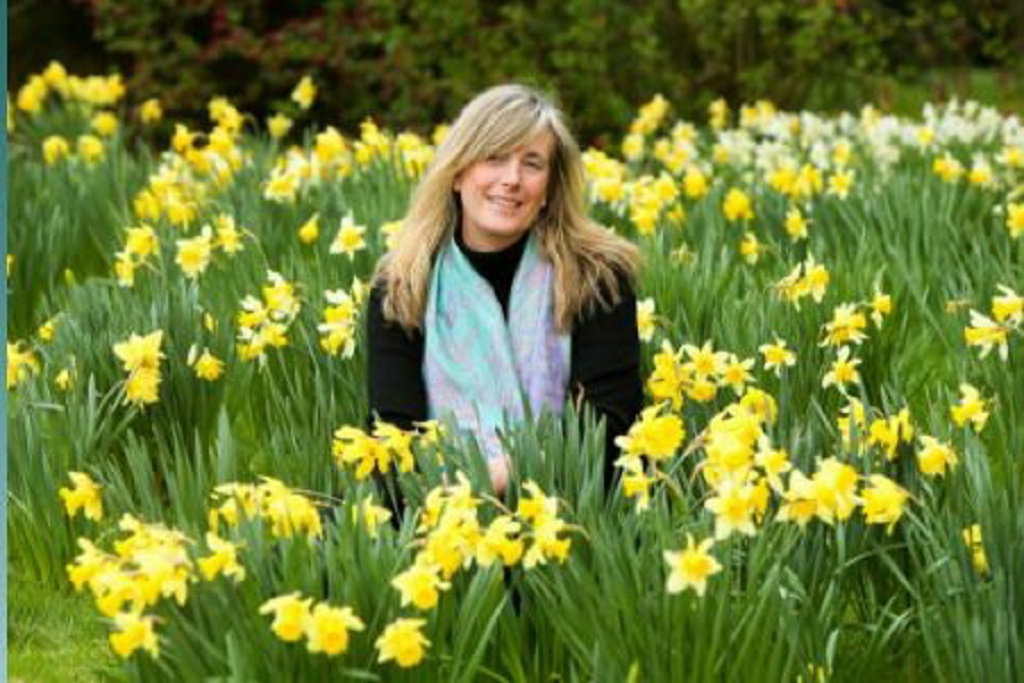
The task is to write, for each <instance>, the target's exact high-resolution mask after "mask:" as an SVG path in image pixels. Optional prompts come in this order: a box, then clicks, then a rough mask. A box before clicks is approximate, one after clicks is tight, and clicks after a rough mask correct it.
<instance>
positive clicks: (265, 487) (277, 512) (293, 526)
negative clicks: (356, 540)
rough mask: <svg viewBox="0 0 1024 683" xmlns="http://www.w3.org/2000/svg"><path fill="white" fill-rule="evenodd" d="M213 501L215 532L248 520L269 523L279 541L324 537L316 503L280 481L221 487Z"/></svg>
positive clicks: (211, 525) (273, 480)
mask: <svg viewBox="0 0 1024 683" xmlns="http://www.w3.org/2000/svg"><path fill="white" fill-rule="evenodd" d="M213 501H214V505H213V506H212V507H211V508H210V513H209V517H210V518H209V523H210V528H211V529H213V530H214V531H215V532H216V531H217V530H218V529H220V524H221V522H223V523H224V524H225V525H227V526H228V527H229V528H230V527H237V526H238V525H239V524H241V523H242V522H244V521H246V520H263V521H265V522H268V523H269V529H270V533H271V534H272V535H273V536H274V537H275V538H292V537H293V536H295V535H296V534H304V535H306V536H309V537H310V538H319V537H320V536H321V534H322V533H323V525H322V523H321V520H320V514H319V512H318V508H317V505H316V503H314V502H313V501H312V500H311V499H310V498H309V497H308V496H305V495H303V494H301V493H298V492H297V491H294V490H292V489H290V488H288V486H286V485H285V484H284V483H282V482H281V481H279V480H277V479H272V478H270V477H261V479H260V482H259V483H258V484H239V483H228V484H221V485H220V486H217V487H216V488H215V489H214V493H213Z"/></svg>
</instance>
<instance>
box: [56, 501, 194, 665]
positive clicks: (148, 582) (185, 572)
mask: <svg viewBox="0 0 1024 683" xmlns="http://www.w3.org/2000/svg"><path fill="white" fill-rule="evenodd" d="M118 528H119V529H120V530H121V531H122V532H124V533H126V534H127V536H126V537H124V538H121V539H120V540H117V541H115V542H114V551H113V552H112V553H111V552H106V551H103V550H101V549H100V548H98V547H97V546H96V545H94V544H93V543H92V541H90V540H88V539H86V538H80V539H78V546H79V548H80V549H81V553H80V554H79V555H78V556H77V557H76V558H75V560H74V562H73V563H72V564H70V565H68V567H67V572H68V577H69V578H70V579H71V582H72V584H74V586H75V590H82V589H84V588H86V587H88V588H89V591H90V592H91V593H92V595H93V597H94V598H95V601H96V608H97V609H98V610H99V611H100V613H101V614H103V615H104V616H105V617H108V618H110V619H112V620H113V621H114V626H115V629H116V630H115V631H114V632H113V633H111V635H110V644H111V646H112V647H113V648H114V651H115V652H116V653H117V654H118V655H120V656H121V657H129V656H131V655H132V653H134V652H135V651H136V650H138V649H144V650H146V651H148V652H149V653H150V654H151V655H152V656H154V657H156V656H158V655H159V652H160V648H159V641H158V639H157V637H156V633H155V631H154V629H153V626H154V623H155V619H154V617H152V616H151V615H146V614H144V612H145V610H147V609H149V608H152V607H154V606H156V604H157V603H158V602H159V601H160V600H161V599H164V598H173V599H174V600H175V602H177V604H178V605H184V604H185V602H186V600H187V599H188V592H189V584H190V583H191V582H192V581H194V580H195V578H196V573H195V572H196V567H195V563H194V562H193V560H192V558H191V557H190V554H189V545H190V543H191V541H190V540H189V539H188V538H187V537H186V536H185V535H184V534H182V533H181V532H180V531H177V530H175V529H169V528H167V527H165V526H163V525H161V524H146V523H144V522H142V521H141V520H139V519H137V518H135V517H133V516H131V515H124V516H123V517H122V518H121V521H120V523H119V524H118Z"/></svg>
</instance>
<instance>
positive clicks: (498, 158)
mask: <svg viewBox="0 0 1024 683" xmlns="http://www.w3.org/2000/svg"><path fill="white" fill-rule="evenodd" d="M484 161H486V162H487V163H489V164H500V163H501V162H503V161H505V155H504V154H488V155H487V156H486V157H485V158H484Z"/></svg>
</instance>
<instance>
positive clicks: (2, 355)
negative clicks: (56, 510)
mask: <svg viewBox="0 0 1024 683" xmlns="http://www.w3.org/2000/svg"><path fill="white" fill-rule="evenodd" d="M0 5H2V6H3V7H2V8H3V13H2V14H0V17H2V18H0V35H2V36H3V38H4V49H3V51H2V52H3V57H0V67H2V68H0V79H2V80H3V84H4V92H5V93H6V92H7V45H8V42H7V0H0ZM0 112H2V113H3V117H2V118H3V120H4V124H3V125H4V135H3V142H2V143H0V246H2V247H3V249H2V251H3V253H4V256H5V259H4V260H5V265H4V267H3V269H2V270H3V277H4V296H3V297H0V300H2V301H3V304H0V306H2V310H3V315H2V316H0V318H2V320H3V322H2V323H0V325H3V333H4V334H3V337H4V340H5V341H6V340H7V266H6V255H7V98H6V97H5V98H4V102H3V104H0ZM0 370H3V373H2V374H3V375H4V377H6V376H7V344H4V349H3V351H0ZM0 413H2V414H3V420H0V484H2V485H3V492H4V495H3V502H2V503H0V555H2V556H3V557H2V559H3V566H2V568H0V602H2V603H3V604H2V605H0V633H2V634H3V643H2V644H0V672H3V675H4V677H6V676H7V555H8V553H7V382H4V390H3V394H0Z"/></svg>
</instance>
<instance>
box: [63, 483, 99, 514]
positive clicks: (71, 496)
mask: <svg viewBox="0 0 1024 683" xmlns="http://www.w3.org/2000/svg"><path fill="white" fill-rule="evenodd" d="M68 477H69V478H70V479H71V485H72V488H70V489H68V488H61V490H60V491H59V494H60V497H61V500H63V501H64V508H65V509H66V510H67V513H68V516H69V517H74V516H75V515H76V514H78V511H79V510H82V512H83V514H84V515H85V518H86V519H91V520H92V521H94V522H98V521H100V520H101V519H103V498H102V497H101V496H100V489H101V487H100V485H99V484H97V483H96V482H95V481H93V479H92V477H90V476H89V475H88V474H85V473H83V472H68Z"/></svg>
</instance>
